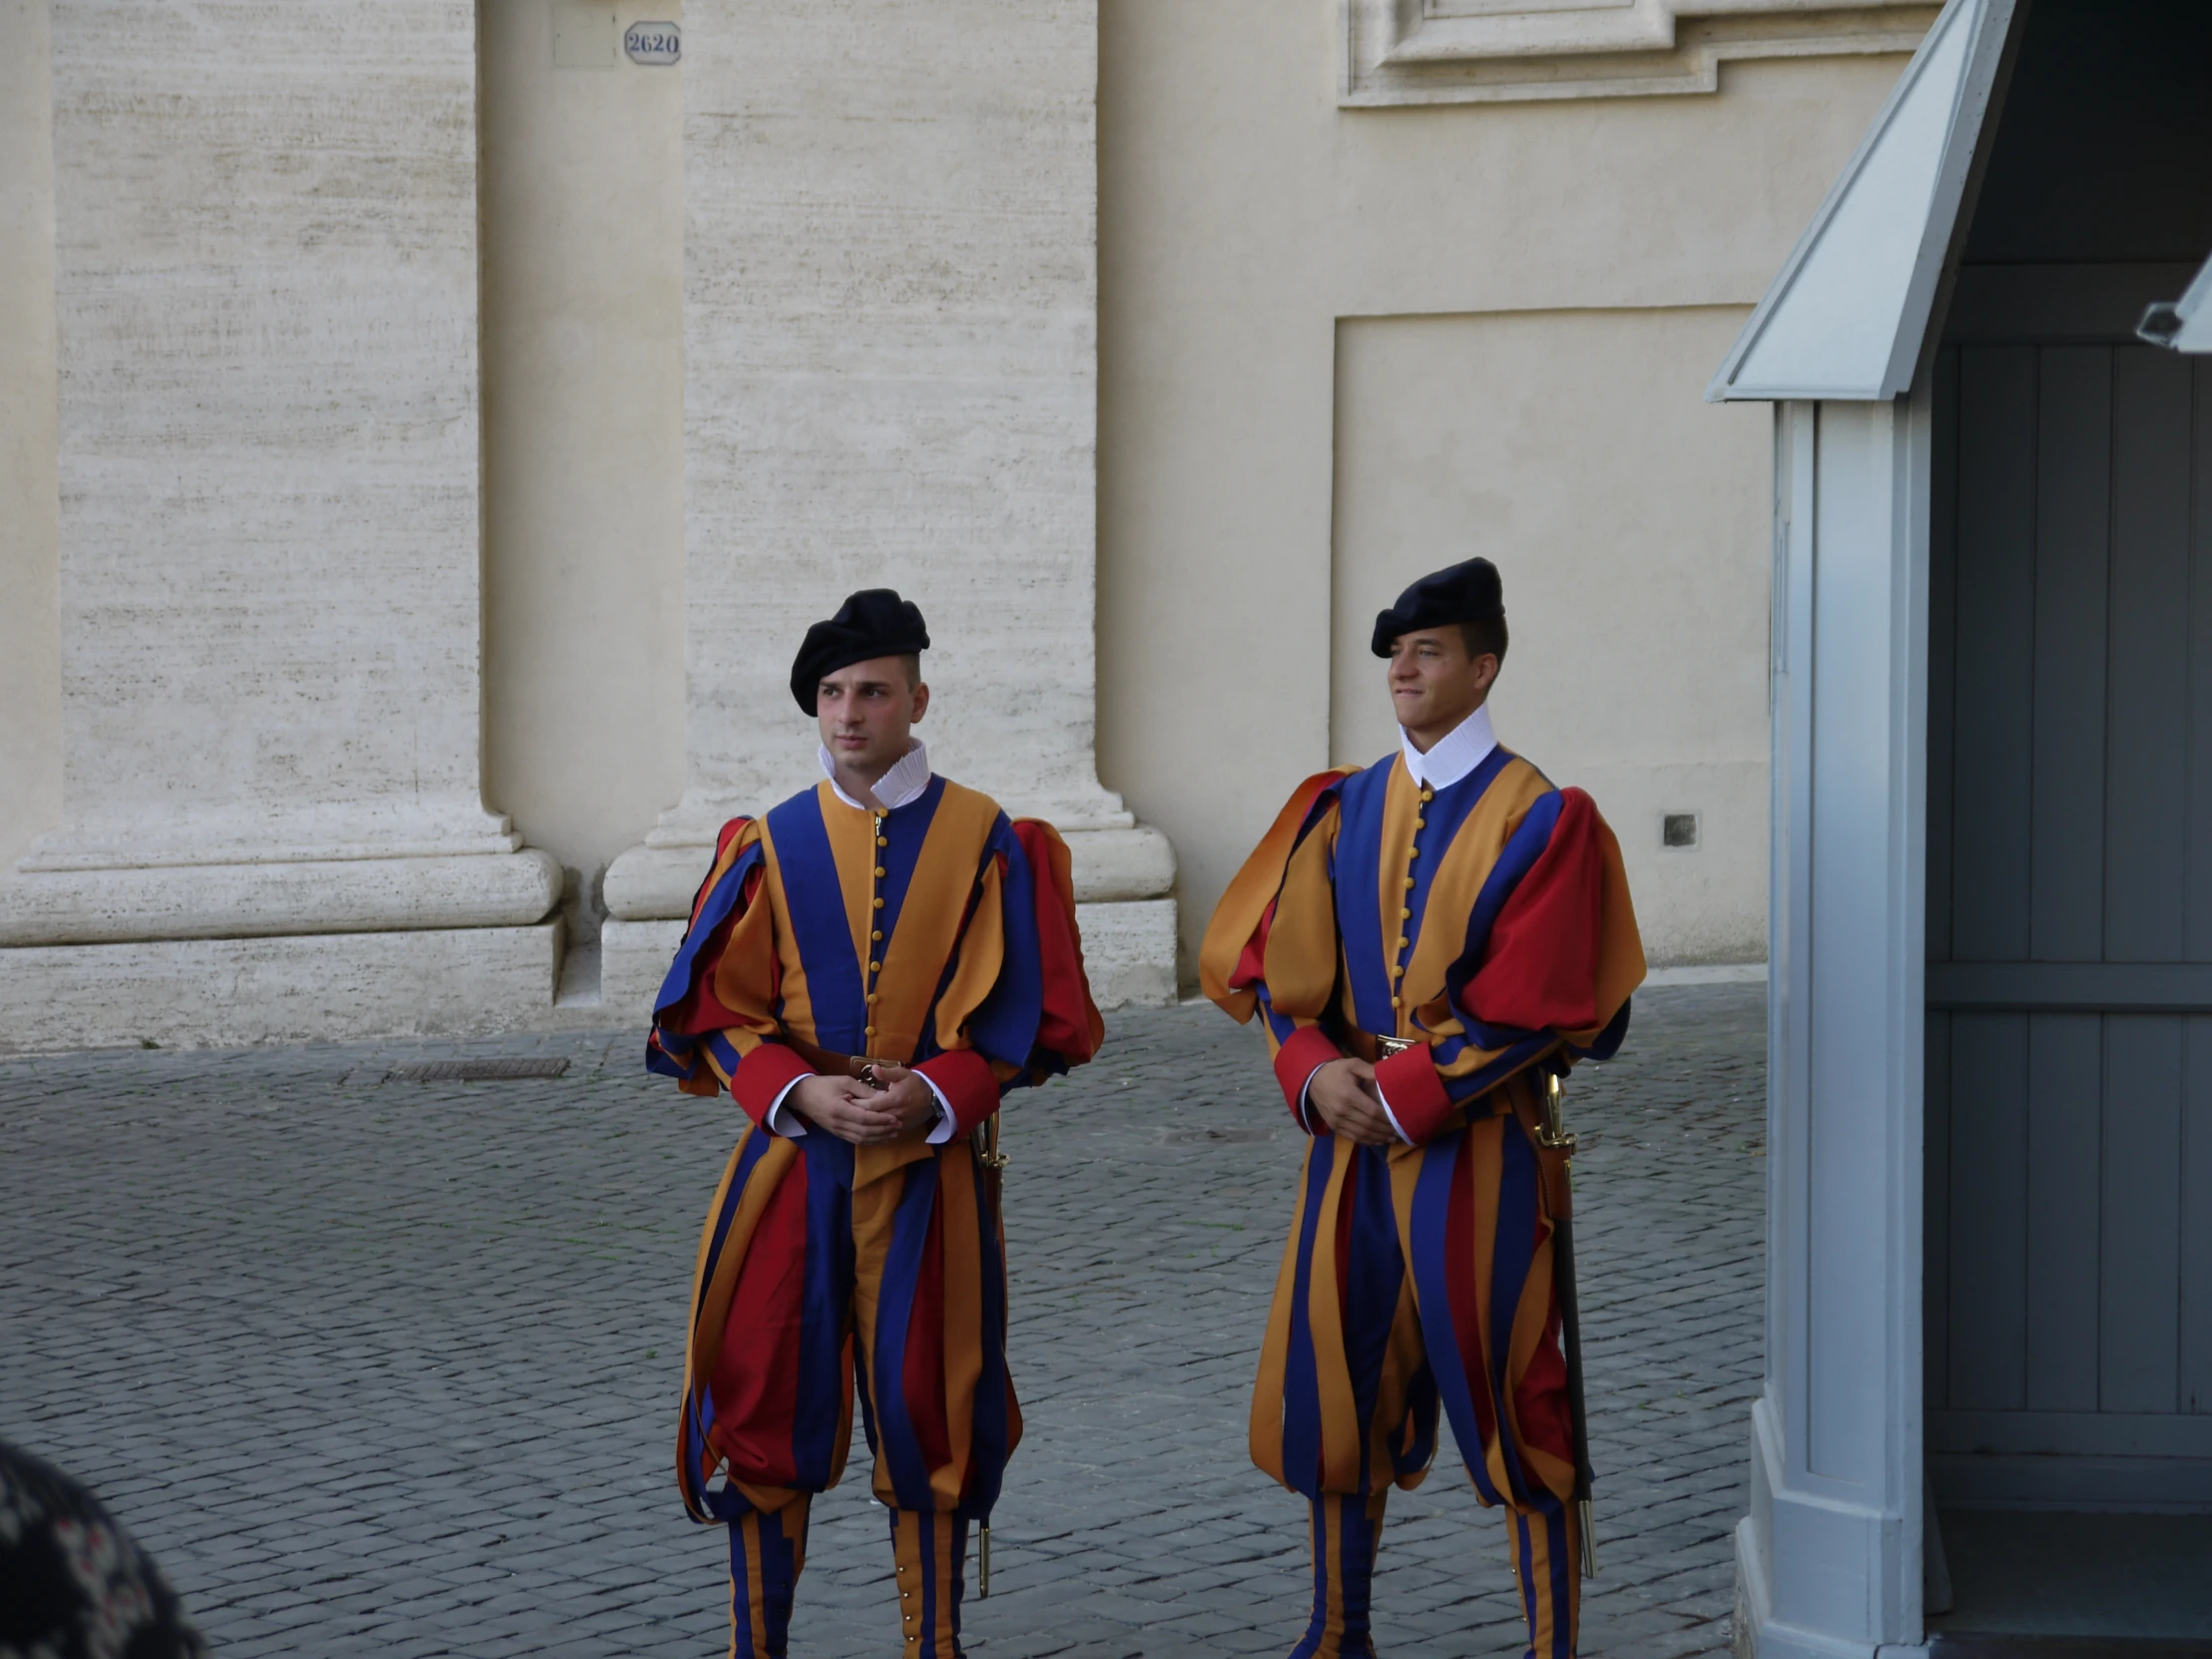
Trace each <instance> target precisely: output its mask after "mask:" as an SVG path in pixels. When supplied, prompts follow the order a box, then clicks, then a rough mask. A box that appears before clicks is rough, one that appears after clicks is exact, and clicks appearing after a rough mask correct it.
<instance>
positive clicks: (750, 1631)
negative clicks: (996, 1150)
mask: <svg viewBox="0 0 2212 1659" xmlns="http://www.w3.org/2000/svg"><path fill="white" fill-rule="evenodd" d="M1102 1035H1103V1025H1102V1023H1101V1022H1100V1020H1099V1017H1098V1012H1097V1009H1096V1008H1095V1007H1094V1006H1093V1005H1092V1003H1091V998H1090V991H1089V987H1088V985H1087V983H1086V982H1085V979H1084V976H1083V963H1082V952H1081V944H1080V941H1079V939H1078V936H1077V933H1076V928H1075V901H1074V889H1073V883H1072V881H1071V878H1070V874H1069V869H1068V855H1067V849H1066V847H1065V845H1064V844H1063V843H1062V842H1061V840H1060V838H1059V836H1058V835H1057V834H1056V833H1054V831H1053V830H1052V829H1051V827H1050V826H1048V825H1044V824H1041V823H1037V822H1034V821H1026V820H1025V821H1020V822H1013V821H1009V820H1008V819H1007V818H1006V816H1005V815H1004V814H1003V813H1001V812H1000V811H999V810H998V808H997V806H996V805H995V804H994V803H992V802H991V801H990V800H989V799H988V798H987V797H985V796H982V795H978V794H976V793H975V792H974V791H972V790H966V789H962V788H961V787H960V786H958V785H957V784H951V783H948V782H946V781H945V780H943V779H932V780H931V781H930V783H929V785H928V787H927V789H925V790H924V791H923V793H922V794H921V796H920V797H918V798H917V799H916V800H914V801H912V802H910V803H908V804H907V805H905V806H903V807H899V808H896V809H893V810H891V811H888V812H870V811H867V810H864V809H861V808H857V807H853V806H851V805H849V804H848V803H846V802H843V801H841V800H839V799H838V798H837V796H836V794H835V793H834V791H832V790H831V789H830V786H829V785H828V784H827V783H825V784H823V785H821V786H819V787H818V788H816V789H815V790H812V791H809V792H807V793H806V794H803V795H800V796H796V797H794V798H793V799H792V800H790V801H787V802H785V803H784V804H783V805H782V806H780V807H777V808H776V809H774V810H773V811H771V812H770V813H769V814H768V815H767V816H766V817H765V818H762V819H739V820H736V821H734V822H733V823H732V824H730V825H728V826H727V827H726V828H725V829H724V830H723V832H722V835H721V838H720V843H719V845H718V847H717V849H716V856H715V861H714V865H713V868H712V869H711V870H710V871H709V873H708V876H707V879H706V881H705V882H704V883H703V884H702V886H701V888H700V891H699V896H698V898H697V899H696V900H695V901H694V904H693V910H692V920H691V925H690V928H689V930H688V931H687V932H686V934H685V937H684V942H683V944H682V945H681V947H680V948H679V949H678V951H677V955H676V961H675V964H674V966H673V967H672V968H671V969H670V972H669V976H668V980H667V983H666V984H665V985H664V986H663V988H662V991H661V994H660V997H659V1005H658V1007H657V1009H656V1012H655V1023H654V1032H653V1036H652V1039H651V1042H650V1045H649V1050H648V1063H649V1064H650V1065H651V1066H652V1067H653V1068H654V1069H655V1070H658V1071H662V1072H665V1073H668V1074H670V1075H673V1076H675V1077H676V1078H677V1079H678V1081H679V1083H680V1085H681V1086H682V1087H683V1088H685V1089H686V1090H688V1091H691V1092H694V1093H702V1094H713V1093H718V1092H720V1091H721V1090H724V1089H727V1090H728V1091H729V1092H730V1094H731V1095H732V1096H733V1097H734V1098H735V1099H736V1100H737V1102H738V1103H739V1105H740V1106H742V1107H743V1108H744V1109H745V1112H746V1114H747V1118H748V1121H747V1123H746V1125H745V1127H744V1129H743V1130H742V1132H741V1133H740V1135H739V1137H738V1142H737V1147H736V1149H735V1151H734V1152H733V1153H732V1154H731V1157H730V1161H729V1164H728V1167H727V1168H726V1169H725V1171H724V1173H723V1177H722V1182H721V1185H720V1187H719V1188H718V1189H717V1191H716V1194H715V1199H714V1204H713V1206H712V1208H711V1209H710V1211H709V1213H708V1216H707V1222H706V1226H705V1228H704V1230H703V1232H702V1234H701V1238H700V1245H699V1260H698V1266H697V1269H696V1272H695V1276H694V1284H693V1293H692V1303H691V1310H692V1313H691V1332H690V1339H689V1344H688V1350H687V1355H686V1361H685V1387H684V1399H683V1408H682V1417H681V1423H680V1428H679V1434H678V1445H677V1474H678V1482H679V1485H680V1487H681V1489H682V1492H683V1496H684V1502H685V1506H686V1508H687V1509H688V1510H689V1512H690V1513H691V1514H692V1515H693V1517H694V1518H695V1519H699V1520H703V1521H704V1520H725V1521H729V1522H730V1523H731V1524H732V1544H731V1569H732V1630H733V1652H734V1653H737V1654H740V1655H751V1654H756V1653H781V1652H783V1651H784V1638H785V1631H786V1628H787V1627H788V1623H789V1619H790V1608H791V1595H792V1586H793V1584H795V1583H796V1580H797V1578H798V1574H799V1569H800V1566H801V1565H802V1564H803V1561H804V1554H805V1536H806V1526H807V1504H808V1500H809V1498H810V1496H811V1494H813V1493H815V1492H819V1491H823V1490H826V1489H827V1488H829V1487H830V1486H832V1485H834V1484H835V1483H836V1481H837V1479H838V1477H839V1476H840V1475H841V1474H842V1472H843V1469H844V1460H845V1454H846V1450H847V1447H848V1445H849V1442H850V1438H851V1426H852V1397H853V1384H854V1383H855V1382H856V1383H858V1390H859V1400H860V1408H861V1412H862V1421H863V1425H864V1427H865V1430H866V1433H867V1438H868V1443H869V1446H870V1447H871V1449H872V1450H873V1452H874V1454H875V1474H874V1490H875V1494H876V1496H877V1497H879V1498H880V1499H881V1500H882V1501H883V1502H884V1503H885V1504H886V1505H888V1506H889V1507H890V1509H891V1511H892V1515H893V1527H892V1531H893V1539H894V1543H895V1544H896V1549H895V1551H894V1556H895V1560H896V1561H897V1563H898V1571H899V1582H900V1593H901V1598H902V1602H911V1603H913V1604H914V1605H915V1606H916V1607H917V1608H918V1606H919V1603H920V1602H921V1601H922V1600H926V1601H927V1603H928V1607H929V1617H927V1618H923V1617H922V1616H921V1615H920V1613H919V1612H918V1611H916V1612H915V1614H914V1616H913V1617H911V1618H909V1619H908V1621H907V1632H906V1634H907V1652H908V1654H909V1655H910V1656H913V1659H949V1656H950V1655H952V1654H954V1653H956V1652H957V1651H958V1608H959V1596H958V1593H957V1581H958V1579H959V1576H960V1561H959V1551H960V1549H962V1548H963V1547H964V1544H965V1539H966V1535H967V1523H968V1522H969V1521H971V1520H987V1519H988V1517H989V1515H990V1511H991V1506H992V1504H993V1503H994V1502H995V1501H996V1499H997V1496H998V1490H999V1483H1000V1480H1001V1478H1002V1476H1003V1473H1004V1470H1005V1465H1006V1459H1007V1457H1008V1456H1009V1454H1010V1453H1011V1452H1012V1451H1013V1449H1014V1446H1015V1445H1016V1444H1017V1443H1018V1442H1019V1440H1020V1437H1021V1412H1020V1408H1019V1405H1018V1404H1017V1402H1016V1400H1015V1397H1014V1390H1013V1385H1012V1383H1011V1381H1010V1379H1009V1378H1008V1375H1007V1370H1006V1269H1005V1247H1004V1234H1003V1230H1002V1228H1001V1226H1000V1223H999V1217H998V1211H997V1202H996V1193H995V1188H994V1185H993V1178H992V1177H991V1175H990V1174H989V1172H987V1171H986V1170H984V1169H983V1168H982V1167H981V1166H980V1164H979V1162H978V1159H977V1157H976V1154H975V1151H974V1148H973V1145H972V1142H971V1141H970V1140H969V1138H968V1132H969V1131H970V1130H972V1129H974V1128H975V1127H976V1126H978V1125H979V1124H981V1123H982V1122H984V1121H985V1120H986V1119H987V1118H988V1117H989V1116H990V1114H991V1113H992V1112H994V1111H996V1110H997V1109H998V1104H999V1100H1000V1098H1001V1096H1002V1094H1003V1093H1004V1092H1005V1091H1007V1090H1009V1089H1012V1088H1016V1087H1020V1086H1024V1085H1027V1084H1030V1083H1034V1082H1040V1081H1042V1080H1043V1079H1045V1078H1046V1077H1049V1076H1052V1075H1054V1074H1056V1073H1058V1072H1063V1071H1065V1070H1066V1069H1067V1068H1068V1067H1069V1066H1072V1065H1079V1064H1081V1063H1082V1062H1083V1061H1085V1060H1087V1059H1089V1058H1090V1057H1091V1055H1092V1054H1093V1053H1094V1052H1095V1051H1096V1049H1097V1047H1098V1044H1099V1041H1100V1039H1101V1037H1102ZM794 1045H801V1046H803V1047H805V1048H806V1049H808V1050H810V1051H812V1052H814V1053H815V1055H816V1057H817V1058H821V1057H822V1056H823V1055H831V1056H852V1057H867V1058H872V1059H878V1060H889V1061H895V1062H897V1063H899V1064H902V1065H910V1066H911V1067H913V1069H915V1070H916V1071H919V1072H921V1073H922V1074H924V1075H925V1076H927V1077H928V1078H929V1079H930V1081H931V1082H932V1083H933V1084H934V1085H935V1086H936V1088H937V1090H938V1091H939V1092H940V1093H941V1094H942V1095H943V1097H944V1099H945V1101H946V1103H947V1104H948V1105H949V1107H950V1108H951V1112H952V1116H953V1119H954V1121H955V1125H956V1133H955V1134H954V1136H953V1138H952V1139H951V1140H950V1141H948V1142H945V1143H943V1144H939V1145H932V1144H930V1143H929V1141H928V1139H927V1135H926V1131H924V1130H916V1131H914V1132H913V1133H911V1134H909V1135H907V1136H904V1137H902V1138H900V1139H899V1140H896V1141H892V1142H889V1143H885V1144H881V1145H871V1146H863V1147H854V1146H851V1145H849V1144H847V1143H845V1142H843V1141H840V1140H836V1139H834V1138H832V1137H831V1136H830V1135H829V1134H827V1133H826V1132H824V1131H822V1130H820V1129H814V1130H811V1131H807V1132H804V1133H801V1134H799V1135H796V1136H793V1135H789V1134H779V1133H776V1132H775V1131H773V1130H771V1129H770V1128H769V1127H768V1124H767V1119H768V1117H769V1114H770V1112H771V1109H772V1108H773V1107H774V1105H775V1104H776V1102H777V1100H778V1099H779V1098H780V1097H781V1095H782V1094H783V1092H784V1090H785V1089H786V1087H787V1086H788V1085H789V1084H791V1083H792V1082H793V1081H795V1080H797V1079H799V1078H801V1077H805V1076H807V1075H809V1074H810V1072H811V1071H812V1069H813V1067H812V1065H811V1064H810V1062H809V1060H808V1059H807V1058H803V1057H802V1054H801V1047H800V1046H794ZM779 1127H783V1126H782V1125H781V1124H780V1125H779ZM718 1473H719V1474H722V1475H724V1476H725V1478H724V1480H723V1483H722V1484H721V1485H720V1486H715V1485H713V1484H712V1483H713V1481H714V1479H715V1477H716V1475H717V1474H718ZM932 1517H934V1518H932ZM940 1522H941V1523H942V1524H939V1523H940ZM902 1523H904V1524H905V1525H906V1526H907V1531H908V1533H912V1534H913V1535H912V1536H911V1537H909V1536H907V1534H906V1533H901V1532H900V1531H899V1526H900V1525H901V1524H902ZM915 1527H918V1528H919V1529H920V1530H919V1531H918V1532H915V1531H914V1528H915ZM909 1558H910V1559H909ZM917 1575H918V1576H917ZM947 1575H949V1577H947ZM909 1579H912V1580H913V1582H912V1583H911V1584H909V1582H908V1581H909ZM948 1585H949V1586H950V1588H947V1586H948Z"/></svg>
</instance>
